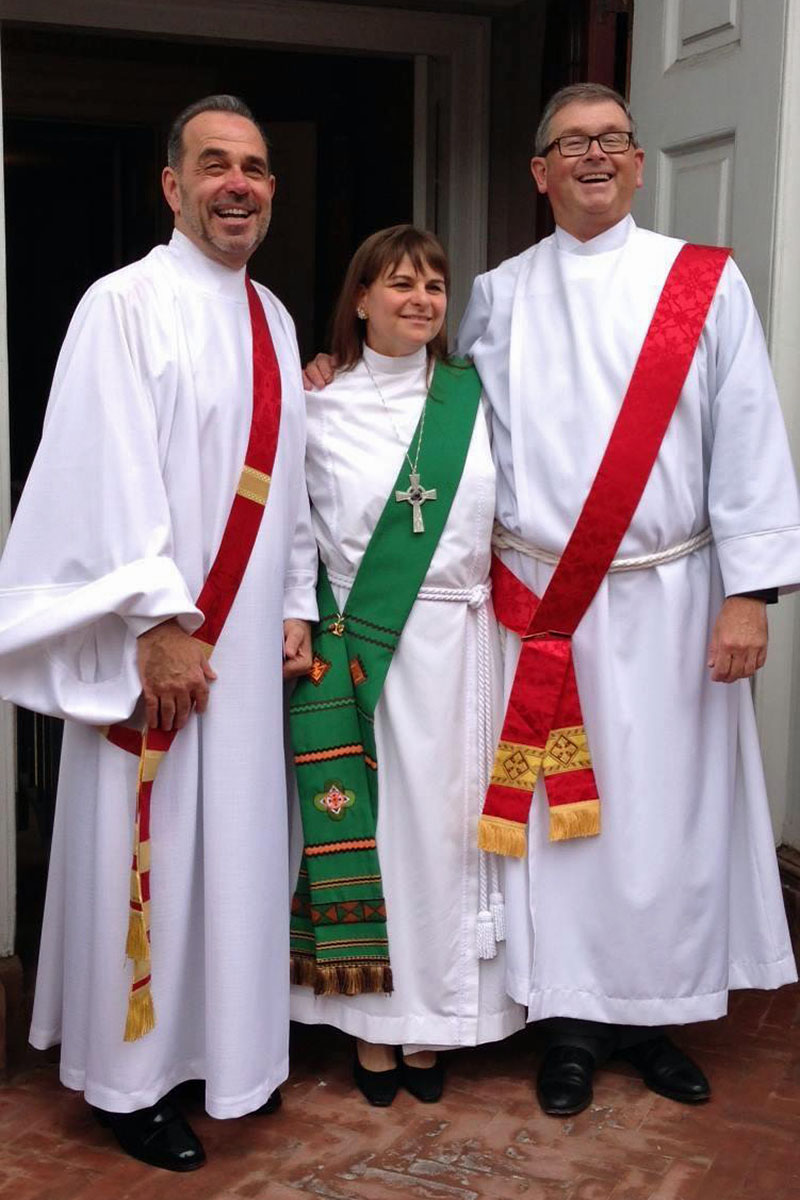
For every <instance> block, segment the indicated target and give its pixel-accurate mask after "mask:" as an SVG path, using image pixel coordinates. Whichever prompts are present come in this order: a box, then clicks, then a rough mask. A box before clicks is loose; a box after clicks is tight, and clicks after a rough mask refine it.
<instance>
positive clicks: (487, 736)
mask: <svg viewBox="0 0 800 1200" xmlns="http://www.w3.org/2000/svg"><path fill="white" fill-rule="evenodd" d="M328 579H329V580H330V582H331V584H332V585H333V586H334V587H341V588H347V589H348V591H349V589H350V588H351V587H352V586H353V577H351V576H348V575H341V574H339V572H338V571H328ZM491 594H492V585H491V583H490V582H489V581H487V582H486V583H477V584H475V586H474V587H470V588H447V587H421V588H420V589H419V591H418V592H417V600H434V601H436V600H444V601H449V602H451V603H454V604H466V605H467V606H468V607H469V608H470V609H472V610H473V612H475V613H476V615H477V620H478V636H477V643H478V653H477V659H478V739H477V740H478V746H477V756H478V783H479V785H480V789H481V796H484V795H485V794H486V789H487V788H488V786H489V774H490V770H491V764H490V762H489V755H490V754H492V755H493V754H494V745H493V743H492V710H491V699H490V697H491V689H490V686H489V685H490V661H489V613H488V610H487V601H488V599H489V597H490V596H491ZM504 939H505V903H504V900H503V894H502V892H501V890H500V878H499V872H498V867H497V856H496V855H494V854H487V853H486V852H485V851H483V850H479V851H478V915H477V920H476V941H477V953H478V958H480V959H490V958H494V957H495V956H496V955H497V943H498V942H502V941H503V940H504Z"/></svg>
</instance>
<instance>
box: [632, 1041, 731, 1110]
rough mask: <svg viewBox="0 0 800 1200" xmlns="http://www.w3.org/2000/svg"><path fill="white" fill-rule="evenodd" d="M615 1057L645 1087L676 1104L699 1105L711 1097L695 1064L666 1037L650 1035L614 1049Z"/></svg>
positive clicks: (708, 1085) (708, 1087) (708, 1086)
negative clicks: (632, 1071)
mask: <svg viewBox="0 0 800 1200" xmlns="http://www.w3.org/2000/svg"><path fill="white" fill-rule="evenodd" d="M615 1057H617V1058H621V1059H623V1060H624V1061H625V1062H628V1063H630V1064H631V1066H632V1067H635V1068H636V1070H637V1071H638V1072H639V1074H640V1075H641V1077H642V1080H643V1081H644V1085H645V1087H649V1088H650V1090H651V1091H652V1092H658V1094H659V1096H666V1097H667V1099H668V1100H677V1101H678V1103H679V1104H702V1103H703V1101H704V1100H709V1099H710V1098H711V1085H710V1084H709V1082H708V1080H707V1079H706V1077H705V1075H704V1074H703V1072H702V1071H701V1070H700V1068H699V1067H698V1065H697V1063H694V1062H692V1060H691V1059H690V1058H689V1056H688V1055H686V1054H684V1053H683V1051H682V1050H679V1049H678V1047H677V1046H676V1045H675V1043H674V1042H671V1041H670V1040H669V1038H668V1037H664V1036H663V1035H662V1036H661V1037H657V1038H650V1040H649V1041H647V1042H637V1043H636V1045H635V1046H627V1047H626V1048H625V1049H624V1050H618V1051H617V1053H616V1056H615Z"/></svg>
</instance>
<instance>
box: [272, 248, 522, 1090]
mask: <svg viewBox="0 0 800 1200" xmlns="http://www.w3.org/2000/svg"><path fill="white" fill-rule="evenodd" d="M448 283H449V271H448V264H447V259H446V256H445V253H444V250H443V249H442V247H441V245H440V243H439V242H438V241H437V240H436V239H435V238H434V237H433V236H432V235H431V234H429V233H424V232H422V231H420V230H417V229H415V228H413V227H412V226H409V225H399V226H395V227H393V228H391V229H385V230H381V231H380V232H379V233H376V234H373V235H372V237H370V238H367V240H366V241H365V242H364V243H363V244H362V245H361V246H360V247H359V249H358V250H357V251H356V253H355V255H354V257H353V260H352V262H351V264H350V267H349V269H348V271H347V275H346V277H345V281H344V285H343V288H342V292H341V295H340V297H339V301H338V304H337V307H336V311H335V315H334V321H333V338H332V351H333V355H334V356H335V359H336V360H337V374H336V377H335V379H334V381H333V383H332V384H330V386H328V387H327V388H325V390H324V391H322V392H316V393H310V394H309V395H308V450H307V459H306V464H307V476H308V486H309V492H310V495H311V502H312V519H313V522H314V529H315V532H316V536H317V541H318V544H319V550H320V560H321V565H320V576H321V578H320V589H319V593H318V599H319V604H320V623H319V627H318V630H317V635H316V638H315V647H314V654H315V656H314V666H313V669H312V672H311V676H310V678H309V679H307V680H304V681H302V683H301V685H300V686H299V687H298V688H297V690H296V692H295V693H294V696H293V699H292V705H291V724H292V737H293V746H294V753H295V765H296V772H297V779H298V789H299V793H300V808H301V812H302V820H303V833H304V851H303V859H302V864H301V866H300V871H299V876H298V887H297V892H296V894H295V898H294V903H293V919H292V977H293V981H294V983H295V985H296V986H294V987H293V989H292V1017H293V1018H294V1019H295V1020H298V1021H303V1022H306V1023H317V1022H319V1023H325V1024H329V1025H334V1026H336V1027H338V1028H339V1029H342V1030H344V1031H345V1032H347V1033H350V1034H352V1035H353V1036H354V1037H355V1038H356V1039H358V1040H357V1050H356V1056H355V1061H354V1073H355V1080H356V1083H357V1084H358V1086H359V1087H360V1088H361V1090H362V1092H363V1093H364V1095H365V1096H366V1097H367V1099H368V1100H369V1101H370V1102H371V1103H373V1104H390V1103H391V1101H392V1099H393V1098H394V1095H395V1092H396V1090H397V1088H398V1086H400V1085H403V1086H405V1087H406V1088H407V1089H408V1090H409V1091H411V1092H412V1093H413V1094H414V1095H416V1096H417V1097H418V1098H419V1099H421V1100H427V1101H432V1100H438V1098H439V1096H440V1095H441V1091H442V1080H443V1076H442V1068H441V1064H440V1062H439V1059H438V1057H437V1051H438V1050H440V1049H446V1048H450V1047H454V1046H466V1045H475V1044H477V1043H479V1042H485V1041H494V1040H497V1039H499V1038H502V1037H505V1036H507V1035H508V1034H509V1033H511V1032H513V1031H514V1030H516V1029H518V1028H521V1027H522V1025H523V1024H524V1013H523V1011H522V1010H521V1009H520V1008H519V1007H518V1006H516V1005H514V1004H512V1003H511V1002H510V1001H509V999H508V998H507V996H506V995H505V988H504V978H503V961H502V960H503V945H502V939H503V928H502V925H503V914H502V897H501V893H500V889H499V886H498V882H497V867H496V864H495V862H494V859H493V858H487V857H485V856H483V855H482V854H480V853H479V851H478V850H477V848H476V847H477V842H476V828H477V821H478V816H479V813H480V808H481V803H482V800H483V794H484V791H485V787H486V784H487V776H488V771H489V767H490V763H491V757H492V753H493V748H494V742H495V736H496V734H497V732H498V730H497V728H496V726H497V721H498V718H499V717H500V716H501V701H502V695H501V676H500V652H499V644H498V634H497V628H496V625H495V621H494V617H493V615H492V609H491V601H490V598H489V591H490V589H489V582H488V581H489V565H490V536H491V529H492V519H493V513H494V488H495V481H494V469H493V466H492V459H491V451H490V445H489V438H488V434H487V429H486V424H485V420H484V415H483V410H482V406H481V402H480V390H481V389H480V381H479V380H478V378H477V375H476V374H475V372H474V369H473V368H472V367H470V366H468V365H467V364H465V363H459V362H455V361H452V360H449V359H448V357H447V349H446V347H447V341H446V332H445V314H446V310H447V289H448Z"/></svg>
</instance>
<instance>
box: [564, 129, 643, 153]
mask: <svg viewBox="0 0 800 1200" xmlns="http://www.w3.org/2000/svg"><path fill="white" fill-rule="evenodd" d="M632 141H633V134H632V133H631V132H630V131H629V130H628V131H623V130H621V129H620V130H616V129H614V130H610V131H609V132H608V133H596V134H593V135H592V136H590V135H589V134H588V133H567V134H565V135H564V137H557V138H553V140H552V142H551V143H550V145H549V146H545V148H544V151H543V153H542V158H544V156H545V154H549V153H550V151H551V150H552V149H553V147H554V146H556V147H557V148H558V153H559V154H560V155H561V157H562V158H582V157H583V155H584V154H588V153H589V148H590V147H591V144H592V142H597V144H598V146H599V147H600V149H601V150H602V151H603V153H604V154H624V153H625V151H626V150H628V149H629V148H630V144H631V142H632Z"/></svg>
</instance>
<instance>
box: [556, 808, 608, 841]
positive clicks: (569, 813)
mask: <svg viewBox="0 0 800 1200" xmlns="http://www.w3.org/2000/svg"><path fill="white" fill-rule="evenodd" d="M599 832H600V801H599V800H578V801H577V802H576V803H574V804H556V805H553V807H552V808H551V809H550V841H551V842H565V841H567V839H568V838H578V837H595V836H596V835H597V834H598V833H599Z"/></svg>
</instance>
